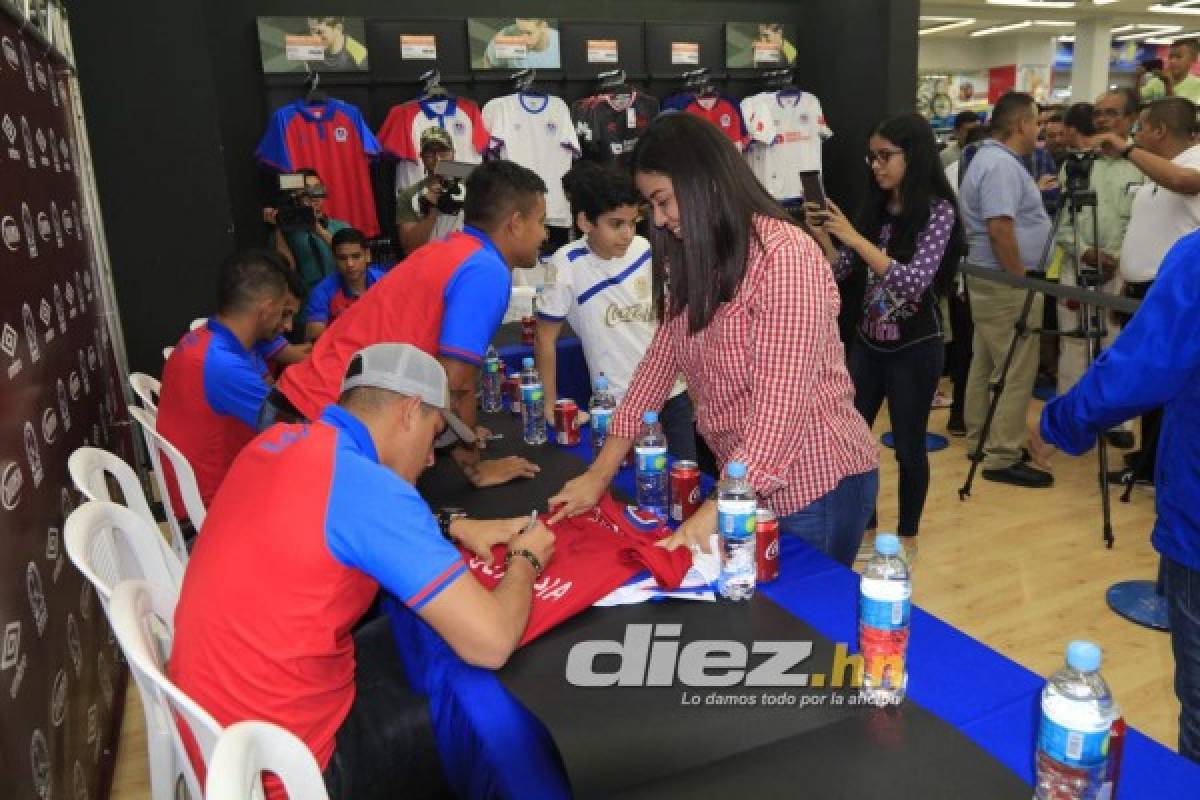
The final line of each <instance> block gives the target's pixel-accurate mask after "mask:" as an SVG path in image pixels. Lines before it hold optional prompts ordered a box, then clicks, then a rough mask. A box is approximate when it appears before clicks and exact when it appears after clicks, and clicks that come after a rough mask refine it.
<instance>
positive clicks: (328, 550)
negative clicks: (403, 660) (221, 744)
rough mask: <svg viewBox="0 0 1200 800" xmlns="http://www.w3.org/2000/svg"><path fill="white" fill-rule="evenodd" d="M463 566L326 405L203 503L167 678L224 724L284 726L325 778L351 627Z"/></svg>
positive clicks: (348, 688)
mask: <svg viewBox="0 0 1200 800" xmlns="http://www.w3.org/2000/svg"><path fill="white" fill-rule="evenodd" d="M465 571H466V565H465V564H464V563H463V559H462V557H461V556H460V555H459V552H458V551H457V550H456V549H455V548H454V547H453V546H452V545H451V544H450V543H449V542H447V541H446V540H445V539H444V538H443V537H442V534H441V531H440V529H439V528H438V524H437V522H436V520H435V519H434V518H433V514H432V513H431V512H430V510H429V506H427V505H426V504H425V501H424V500H422V499H421V497H420V495H418V494H417V491H416V489H414V488H413V487H412V486H411V485H409V484H408V483H407V482H405V481H404V480H403V479H402V478H400V477H399V476H398V475H396V474H395V473H394V472H392V471H391V470H389V469H387V468H386V467H384V466H382V465H380V463H379V456H378V453H377V451H376V449H375V444H374V442H373V441H372V439H371V436H370V434H369V433H368V432H367V429H366V427H365V426H364V425H363V424H362V422H360V421H359V420H358V419H357V418H356V417H354V416H353V415H352V414H350V413H349V412H347V411H345V410H344V409H342V408H340V407H338V406H330V407H329V408H328V409H326V410H325V412H324V413H323V414H322V415H321V417H320V419H319V421H317V422H316V423H314V424H311V425H274V426H272V427H271V428H270V429H268V430H267V431H266V432H264V433H263V434H262V435H260V436H259V437H258V438H257V439H255V440H254V441H253V442H252V443H251V444H250V445H249V446H248V447H247V448H246V449H245V450H244V451H243V452H242V454H241V455H240V456H238V458H237V460H236V461H235V462H234V464H233V467H232V469H231V470H230V471H229V480H228V481H226V482H225V485H224V486H222V488H221V491H220V492H218V493H217V497H216V499H215V500H214V501H213V503H212V505H211V506H210V507H209V509H208V516H207V518H206V520H205V523H204V533H203V535H202V536H200V538H199V539H198V540H197V542H196V549H195V551H194V552H193V553H192V556H191V559H190V561H189V562H188V569H187V574H186V576H185V577H184V581H183V589H182V592H181V595H180V598H179V605H178V607H177V608H176V611H175V640H174V644H173V646H172V650H171V662H170V666H169V674H170V677H171V680H172V681H174V682H175V684H176V685H177V686H179V688H181V689H182V690H183V691H185V692H187V694H188V696H189V697H191V698H192V699H194V700H195V701H196V702H198V703H199V704H200V705H201V706H202V707H203V708H205V709H206V710H207V711H208V712H209V713H211V714H212V715H213V717H215V718H216V720H217V722H219V723H220V724H221V725H222V726H227V725H231V724H233V723H234V722H238V721H239V720H245V719H262V720H267V721H269V722H273V723H275V724H276V725H280V726H282V727H284V728H286V729H287V730H289V731H291V732H292V733H294V734H295V735H296V736H298V737H299V738H300V739H302V740H303V741H304V743H305V744H306V745H308V747H309V749H310V750H311V751H312V753H313V755H314V756H316V759H317V761H318V763H320V765H321V768H322V770H324V769H325V767H326V765H327V764H328V763H329V759H330V756H331V755H332V754H333V752H334V748H335V736H336V734H337V730H338V728H339V727H340V726H341V724H342V722H343V721H344V720H345V718H346V715H347V713H348V712H349V710H350V706H351V704H352V703H353V701H354V641H353V639H352V637H351V628H352V627H353V626H354V624H355V623H356V622H358V620H359V619H360V618H361V617H362V615H363V614H364V613H365V612H366V611H367V608H368V607H369V606H370V605H371V602H372V601H373V600H374V598H375V595H376V593H377V592H378V591H379V589H380V586H382V587H383V588H384V589H386V590H387V591H388V592H390V593H391V594H393V595H395V596H396V597H397V598H399V599H400V600H401V601H402V602H404V603H405V604H406V605H407V606H408V607H409V608H411V609H413V610H414V611H417V610H420V609H421V608H422V607H423V606H424V605H425V604H426V603H428V602H429V601H430V600H432V599H433V598H435V597H437V595H438V594H439V593H440V592H441V591H442V590H444V589H445V588H446V587H447V586H449V585H450V584H451V583H453V582H454V581H455V580H456V579H457V578H458V577H459V576H460V575H462V574H463V573H464V572H465ZM192 760H193V763H200V764H202V761H201V760H200V759H199V758H198V757H197V754H195V753H193V758H192ZM271 794H272V796H273V797H274V796H275V793H271ZM279 796H282V795H279Z"/></svg>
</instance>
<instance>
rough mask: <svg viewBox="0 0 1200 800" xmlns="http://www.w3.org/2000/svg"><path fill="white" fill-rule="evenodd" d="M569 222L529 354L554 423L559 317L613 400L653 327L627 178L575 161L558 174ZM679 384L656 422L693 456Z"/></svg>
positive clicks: (646, 246)
mask: <svg viewBox="0 0 1200 800" xmlns="http://www.w3.org/2000/svg"><path fill="white" fill-rule="evenodd" d="M563 188H564V189H565V190H566V194H567V199H568V200H569V201H570V203H571V214H572V216H573V217H574V220H575V226H576V227H577V228H578V229H579V230H580V231H581V232H582V233H583V235H584V238H582V239H577V240H576V241H574V242H571V243H570V244H567V245H565V246H563V247H562V248H561V249H559V251H558V252H557V253H555V254H554V258H553V259H552V260H551V263H550V269H549V271H548V274H547V286H546V288H545V291H544V292H543V293H542V299H541V303H540V304H539V306H538V310H537V338H536V341H535V344H534V356H535V358H536V361H537V368H538V372H539V374H540V375H541V377H542V385H543V389H544V391H545V398H546V419H547V420H548V421H549V422H553V417H554V401H555V400H557V399H558V384H557V380H556V377H557V376H556V374H555V370H556V360H557V358H556V357H557V349H556V344H555V343H556V342H557V340H558V336H559V333H560V332H561V331H562V325H563V320H566V321H568V322H570V323H571V327H572V328H573V329H574V330H575V332H576V333H577V334H579V338H580V340H581V341H582V342H583V355H584V358H586V359H587V364H588V371H589V372H590V373H591V376H592V379H593V380H595V379H596V377H597V376H599V374H600V373H601V372H603V373H604V375H605V376H606V377H607V378H608V385H609V387H610V388H611V390H612V392H613V395H614V396H615V398H616V399H617V401H618V402H620V400H621V398H622V397H623V396H624V395H625V390H626V388H627V387H628V386H629V379H630V378H631V377H632V376H633V371H634V370H635V369H637V365H638V364H639V363H640V362H641V360H642V356H643V355H645V353H646V348H647V347H648V346H649V345H650V339H651V337H652V336H653V335H654V330H655V328H656V327H657V326H658V322H657V320H656V318H655V313H654V303H653V300H652V285H651V284H652V278H651V272H652V266H653V264H652V258H651V255H650V243H649V242H648V241H646V240H645V239H644V238H642V237H641V236H638V235H637V223H638V204H639V202H640V198H639V196H638V192H637V188H636V187H635V186H634V184H633V179H632V178H630V177H629V176H628V175H627V174H625V173H624V172H620V171H618V170H617V169H615V168H613V167H607V166H602V165H599V164H596V163H594V162H591V161H580V162H577V163H576V164H575V166H573V167H572V168H571V170H570V171H569V172H568V173H567V174H566V175H565V176H564V177H563ZM686 389H687V387H686V385H685V384H684V383H683V382H682V381H679V382H678V383H676V385H675V388H674V389H673V390H672V392H671V397H670V399H668V400H667V402H666V405H664V406H663V408H662V409H661V413H660V414H659V420H660V421H661V422H662V425H663V432H664V433H665V434H666V436H667V450H668V451H669V452H670V454H671V455H672V456H674V457H675V458H678V459H687V460H690V461H694V460H696V427H695V412H694V410H693V409H692V401H691V399H690V398H689V397H688V394H687V391H686Z"/></svg>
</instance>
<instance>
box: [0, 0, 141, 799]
mask: <svg viewBox="0 0 1200 800" xmlns="http://www.w3.org/2000/svg"><path fill="white" fill-rule="evenodd" d="M69 87H70V81H69V80H68V77H67V75H66V74H65V73H64V72H62V71H61V70H60V69H59V66H58V65H56V64H55V63H53V62H52V57H49V56H47V55H46V54H45V49H44V47H42V46H41V45H40V44H38V43H37V42H36V40H35V39H34V38H32V37H30V36H28V35H25V34H24V33H23V32H21V31H19V29H18V27H17V25H16V24H14V23H13V22H12V20H10V19H9V18H8V16H7V15H6V14H4V13H0V276H2V278H0V280H2V283H0V286H3V289H2V290H0V373H2V374H0V626H3V630H4V638H3V647H2V650H0V719H2V720H3V721H2V723H0V787H3V788H2V789H0V795H3V796H4V797H12V798H37V799H38V800H61V799H63V798H66V799H70V798H73V799H74V800H87V798H96V797H100V796H101V794H102V792H103V791H106V790H105V789H103V788H102V783H103V782H102V776H104V775H110V774H111V762H112V758H113V753H114V751H115V748H114V746H113V745H114V743H113V741H112V737H113V735H114V734H115V731H116V726H115V724H114V723H115V722H117V721H118V720H119V716H120V713H121V707H120V705H121V698H122V696H123V687H124V683H125V676H124V668H123V666H122V664H121V661H120V654H119V651H118V649H117V646H116V644H115V643H114V641H113V638H112V634H111V632H110V630H109V627H108V623H107V620H106V619H105V617H104V612H103V610H102V609H101V607H100V604H99V601H98V599H97V598H96V596H95V593H94V591H93V590H92V589H91V587H90V586H89V585H88V584H87V582H86V581H85V580H84V579H83V577H82V576H81V575H80V574H79V572H78V571H77V570H76V569H75V568H74V567H73V566H71V565H70V564H69V563H68V560H67V557H66V551H65V548H64V546H63V539H62V530H63V520H64V519H65V517H66V515H67V514H69V513H70V511H71V510H72V509H73V508H74V507H75V506H76V505H77V503H78V502H79V496H78V494H77V493H76V492H75V491H74V490H73V489H72V488H70V486H71V483H70V479H69V477H68V475H67V457H68V456H69V455H70V453H71V452H72V451H73V450H74V449H75V448H77V447H79V446H80V445H83V444H94V445H97V446H99V447H104V448H106V449H109V450H111V451H112V452H115V453H117V454H118V455H120V456H121V457H123V458H125V459H126V460H130V461H131V460H132V457H133V451H132V447H131V442H130V440H129V438H128V430H129V429H128V427H122V426H116V425H115V423H116V422H117V421H118V420H124V419H125V417H126V412H125V407H124V400H123V397H122V394H121V392H120V391H119V384H118V379H119V378H118V374H119V373H118V370H117V367H116V360H115V358H114V356H113V350H112V343H111V342H110V339H109V334H108V330H107V328H106V326H105V324H104V322H103V320H104V316H103V312H104V311H105V309H103V308H102V307H101V304H102V300H101V297H100V295H101V292H100V284H99V278H98V273H97V272H96V270H95V269H94V263H95V259H94V258H93V254H92V251H91V241H92V240H91V237H90V232H91V231H90V226H91V222H90V221H89V220H88V219H87V217H86V212H85V210H84V204H83V195H82V190H81V182H80V181H81V176H80V168H79V158H78V155H77V154H78V148H77V146H76V142H77V139H76V131H75V130H74V126H73V124H72V123H73V118H72V111H71V109H72V108H76V107H77V103H76V101H75V98H73V97H72V96H71V93H70V88H69ZM131 463H132V461H131Z"/></svg>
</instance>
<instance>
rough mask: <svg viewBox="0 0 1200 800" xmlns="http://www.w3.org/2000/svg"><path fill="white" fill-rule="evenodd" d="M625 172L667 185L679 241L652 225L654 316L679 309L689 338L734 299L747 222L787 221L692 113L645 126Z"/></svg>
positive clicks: (753, 234) (721, 138) (722, 140)
mask: <svg viewBox="0 0 1200 800" xmlns="http://www.w3.org/2000/svg"><path fill="white" fill-rule="evenodd" d="M631 166H632V169H633V172H634V174H635V175H636V174H637V173H639V172H645V173H657V174H660V175H665V176H666V177H668V178H670V179H671V184H672V186H673V188H674V191H675V202H676V204H677V205H678V208H679V224H680V226H681V228H682V230H683V237H682V239H676V238H675V236H674V235H672V234H671V232H670V231H667V230H664V229H661V228H658V227H656V226H651V230H650V244H651V246H652V247H653V250H654V304H655V307H656V309H657V310H658V314H659V317H660V318H665V317H667V316H670V317H674V316H676V315H677V314H680V313H682V312H683V311H684V310H686V311H687V315H688V317H687V319H688V332H689V333H696V332H697V331H700V330H703V329H704V328H705V327H707V326H708V323H709V322H711V321H712V318H713V315H714V314H715V313H716V311H717V306H719V305H720V304H721V303H725V302H728V301H729V300H732V299H733V297H734V295H735V294H737V290H738V286H740V285H741V282H742V277H743V276H744V275H745V274H746V259H747V257H748V255H749V252H750V244H751V239H752V238H753V239H755V240H757V239H758V232H757V231H756V230H755V228H754V217H755V216H756V215H762V216H766V217H773V218H775V219H781V220H785V221H787V222H792V218H791V217H790V216H788V213H787V212H786V211H784V210H783V208H782V207H781V206H780V205H779V204H778V203H777V202H775V200H774V198H772V197H771V196H770V195H769V194H767V192H766V190H765V189H763V187H762V184H760V183H759V182H758V179H757V178H756V177H754V173H753V172H751V171H750V167H748V166H747V165H746V162H745V161H743V160H742V157H741V155H739V154H738V151H737V148H735V147H734V146H733V143H732V142H731V141H729V139H728V138H727V137H726V136H725V135H724V134H723V133H721V131H720V130H719V129H718V128H717V127H716V126H715V125H713V124H712V123H711V122H708V121H707V120H703V119H700V118H699V117H697V116H694V115H692V114H666V115H663V116H661V117H659V118H658V119H656V120H655V121H654V122H653V123H651V125H650V127H649V128H648V129H647V130H646V132H645V133H644V134H643V135H642V137H641V139H639V140H638V143H637V146H636V147H635V148H634V151H633V158H632V160H631ZM664 279H665V280H666V285H669V286H670V292H669V293H668V292H666V285H665V284H664ZM668 301H669V305H668Z"/></svg>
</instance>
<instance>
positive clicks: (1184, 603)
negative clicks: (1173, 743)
mask: <svg viewBox="0 0 1200 800" xmlns="http://www.w3.org/2000/svg"><path fill="white" fill-rule="evenodd" d="M1163 583H1164V590H1165V592H1166V597H1167V620H1168V621H1169V623H1170V625H1171V650H1172V651H1173V652H1174V654H1175V696H1176V697H1178V698H1179V706H1180V708H1179V755H1181V756H1183V757H1184V758H1190V759H1191V760H1192V761H1195V762H1197V763H1200V570H1194V569H1188V568H1187V567H1185V566H1184V565H1183V564H1180V563H1178V562H1175V561H1172V560H1171V559H1169V558H1165V557H1164V558H1163Z"/></svg>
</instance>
